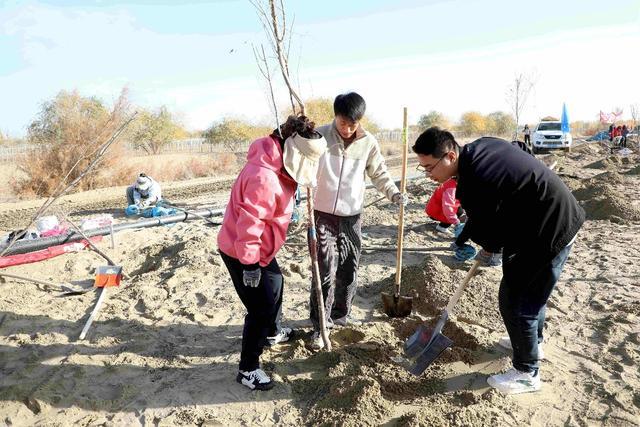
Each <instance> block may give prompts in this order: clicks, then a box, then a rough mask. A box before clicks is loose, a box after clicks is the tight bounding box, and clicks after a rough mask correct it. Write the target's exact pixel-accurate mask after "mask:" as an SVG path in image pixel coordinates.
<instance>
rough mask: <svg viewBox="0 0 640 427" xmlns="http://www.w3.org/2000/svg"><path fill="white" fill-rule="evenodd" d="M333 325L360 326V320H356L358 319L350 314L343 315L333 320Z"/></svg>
mask: <svg viewBox="0 0 640 427" xmlns="http://www.w3.org/2000/svg"><path fill="white" fill-rule="evenodd" d="M333 325H338V326H347V325H349V326H362V321H361V320H358V319H354V318H353V317H351V316H345V317H341V318H339V319H335V320H333ZM331 326H332V325H328V326H327V329H331Z"/></svg>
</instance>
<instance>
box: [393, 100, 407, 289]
mask: <svg viewBox="0 0 640 427" xmlns="http://www.w3.org/2000/svg"><path fill="white" fill-rule="evenodd" d="M408 127H409V125H408V121H407V107H404V110H403V120H402V179H401V180H400V194H401V195H402V194H404V193H405V191H406V189H407V139H408V135H407V133H408ZM403 242H404V205H403V204H402V203H400V213H399V217H398V250H397V251H396V283H395V285H396V288H395V297H396V298H398V297H399V296H400V281H401V279H402V243H403Z"/></svg>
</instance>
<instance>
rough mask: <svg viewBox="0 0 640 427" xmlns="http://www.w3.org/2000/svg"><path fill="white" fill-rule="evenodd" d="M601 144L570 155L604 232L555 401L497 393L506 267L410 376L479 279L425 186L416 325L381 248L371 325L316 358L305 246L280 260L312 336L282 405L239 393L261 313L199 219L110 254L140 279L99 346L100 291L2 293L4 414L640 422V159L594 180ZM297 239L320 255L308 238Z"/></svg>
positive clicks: (550, 345)
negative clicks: (250, 317)
mask: <svg viewBox="0 0 640 427" xmlns="http://www.w3.org/2000/svg"><path fill="white" fill-rule="evenodd" d="M579 147H582V146H579ZM576 149H578V147H576ZM599 149H600V148H599V146H598V145H586V146H584V148H580V150H584V151H583V152H578V153H577V155H576V156H575V158H573V154H571V155H569V156H562V157H561V158H560V159H561V160H562V169H563V174H561V178H562V179H564V180H565V182H566V183H567V185H568V186H569V187H571V188H572V189H573V190H574V191H575V193H576V196H578V198H579V199H580V201H581V203H583V205H584V206H585V208H586V209H587V211H588V213H589V220H588V221H587V222H586V224H585V226H584V228H583V230H582V231H581V233H580V235H579V239H578V240H577V241H576V243H575V245H574V248H573V251H572V254H571V256H570V258H569V261H568V263H567V266H566V267H565V272H564V273H563V276H562V277H561V280H560V282H559V283H558V286H557V288H556V290H555V291H554V292H553V294H552V297H551V299H550V301H549V306H548V310H547V328H546V329H545V342H544V346H545V353H546V354H547V360H545V361H543V362H542V365H541V375H542V380H543V388H542V390H541V391H540V392H539V393H536V394H531V395H527V396H515V397H506V396H502V395H500V394H499V393H497V392H495V391H492V390H489V388H488V386H487V384H486V378H487V376H488V375H491V374H494V373H496V372H499V371H501V370H503V369H505V368H507V367H509V364H510V361H509V352H508V351H506V350H503V349H501V348H499V347H498V346H497V345H496V342H497V340H498V339H499V338H500V337H501V336H502V335H504V334H505V332H504V327H503V325H502V321H501V319H500V315H499V313H498V309H497V307H498V304H497V290H498V286H499V282H500V278H501V271H500V269H499V268H483V269H481V270H480V271H479V272H478V274H477V275H476V276H474V277H473V278H472V280H471V282H470V284H469V287H468V288H467V290H466V291H465V293H464V294H463V296H462V298H461V299H460V301H459V303H458V304H457V306H456V308H455V310H454V313H453V314H452V316H451V318H450V320H449V321H448V323H447V324H446V326H445V329H444V333H445V335H447V336H448V337H450V338H452V339H453V340H454V345H453V346H452V348H451V349H449V350H447V351H446V352H445V353H443V354H442V355H441V357H440V358H439V359H437V361H436V362H435V363H434V364H433V365H432V366H430V367H429V369H428V370H427V371H426V372H425V373H424V374H423V375H422V376H420V377H414V376H413V375H411V374H409V373H408V372H407V370H406V369H405V367H404V364H405V361H404V360H403V359H402V358H401V356H402V354H403V351H402V345H403V340H404V339H405V338H406V337H407V336H409V335H410V334H411V333H412V332H413V331H414V330H415V329H416V328H417V327H418V326H419V325H421V324H423V323H426V324H427V325H433V323H434V322H435V320H436V318H437V316H438V315H439V314H440V311H441V310H442V309H443V308H444V306H445V305H446V303H447V300H448V298H449V297H450V296H451V294H452V293H453V292H454V289H455V288H456V286H457V285H458V284H459V283H460V282H461V280H462V279H463V278H464V276H465V274H466V272H467V270H468V268H469V267H470V264H469V263H466V264H461V263H458V262H455V261H454V260H453V258H452V256H451V251H450V250H449V249H448V247H449V244H450V243H451V240H450V239H444V238H442V236H440V235H438V234H436V233H435V232H434V231H433V227H432V225H433V223H432V222H431V221H430V220H428V219H427V218H426V217H425V214H424V205H425V203H426V201H427V200H428V197H429V195H430V194H431V193H432V191H433V189H434V188H435V185H434V184H433V183H431V182H428V181H427V180H424V179H421V180H417V181H416V182H415V184H414V185H412V186H410V187H409V192H410V194H411V198H410V203H409V206H408V209H407V213H406V223H407V232H406V241H407V245H410V246H412V247H421V248H423V249H424V250H425V251H424V252H411V253H409V252H407V253H405V256H404V269H403V274H402V277H403V283H402V285H403V289H402V294H403V295H411V296H413V297H414V298H415V299H414V306H415V308H416V309H415V311H414V313H413V314H412V315H411V316H409V317H408V318H405V319H389V318H387V317H386V316H385V315H384V313H382V311H381V300H380V295H379V294H380V291H382V290H385V291H387V292H389V291H390V290H391V289H392V285H393V278H394V273H395V252H393V251H389V252H386V251H384V252H383V251H379V252H377V251H368V252H366V253H363V255H362V257H361V267H360V276H359V285H360V287H359V290H358V293H357V295H356V297H355V300H354V308H353V313H352V314H353V317H354V318H356V319H358V320H360V321H361V322H362V324H357V325H354V326H349V327H344V328H338V329H336V330H334V331H333V332H332V334H331V340H332V342H333V346H334V351H333V352H332V353H326V352H320V353H314V352H312V351H311V350H310V349H309V347H308V344H309V335H310V333H311V327H310V324H309V322H308V299H309V289H310V276H309V268H310V263H309V259H308V256H307V254H306V247H305V246H293V245H291V246H285V248H284V249H283V250H282V251H281V253H280V254H279V255H278V262H279V264H280V266H281V268H282V270H283V273H284V274H285V293H284V301H285V302H284V307H283V311H284V320H285V324H286V325H290V326H293V327H294V328H296V330H297V331H299V334H298V335H297V336H296V338H295V339H294V340H293V342H291V343H289V344H284V345H281V346H277V347H275V348H273V349H270V350H267V351H265V353H264V354H263V358H262V361H263V367H264V369H265V370H266V371H267V372H268V373H270V374H272V375H273V378H274V379H275V380H276V381H277V385H276V387H275V388H274V389H273V390H271V391H269V392H264V393H257V392H251V391H249V390H247V389H246V388H244V387H242V386H240V385H239V384H237V383H236V382H235V374H236V369H237V363H238V360H239V351H240V343H241V335H242V321H243V316H244V308H243V307H242V305H241V303H240V302H239V300H238V298H237V296H236V294H235V291H234V288H233V286H232V284H231V282H230V279H229V277H228V274H227V272H226V270H225V267H224V265H223V263H222V261H221V259H220V258H219V256H218V254H217V253H216V247H215V241H216V236H217V229H216V228H215V227H211V226H208V225H204V223H201V222H191V223H185V224H178V225H176V226H174V227H156V228H152V229H145V230H138V231H127V232H122V233H118V234H117V235H116V248H115V249H114V250H112V249H110V247H109V243H108V239H105V241H103V242H102V243H100V247H101V249H102V250H104V251H106V252H107V253H108V254H109V255H110V256H111V257H112V258H114V260H115V261H116V262H118V263H121V264H122V265H123V266H124V269H125V271H126V272H127V273H128V274H129V276H130V277H129V279H126V280H125V281H124V282H123V284H122V286H121V287H120V288H118V289H113V290H109V294H108V298H107V300H106V301H105V304H104V306H103V308H102V310H101V312H100V315H99V316H98V318H97V320H96V322H95V323H94V325H93V326H92V328H91V330H90V331H89V335H88V337H87V338H88V339H87V340H85V341H78V340H77V338H78V334H79V333H80V330H81V329H82V325H83V324H84V321H85V320H86V319H87V316H88V314H89V312H90V311H91V309H92V307H93V304H94V303H95V301H96V296H97V295H96V293H94V292H88V293H85V294H82V295H77V296H73V297H66V298H62V297H60V296H59V294H60V293H59V291H58V290H57V289H54V288H50V287H46V286H39V285H33V284H28V283H22V282H19V281H16V280H10V279H8V280H6V281H4V282H3V283H0V295H1V297H0V414H2V417H1V418H0V419H1V420H2V421H3V422H4V423H5V424H7V425H69V424H81V425H127V426H137V425H158V426H168V425H187V426H235V425H251V426H271V425H283V426H300V425H346V426H361V425H367V426H368V425H389V426H422V425H451V426H467V425H497V426H502V425H534V426H543V425H545V426H546V425H553V426H555V425H570V426H573V425H576V426H582V425H589V426H591V425H602V426H633V425H637V424H638V422H637V420H638V418H639V417H640V393H638V390H639V389H640V372H639V371H638V366H639V365H640V333H639V332H638V325H639V324H640V323H639V322H640V320H639V316H640V312H639V310H638V304H637V301H639V300H640V288H638V269H637V259H638V258H640V250H639V249H638V248H640V220H639V219H633V218H637V216H636V215H637V212H635V211H634V210H633V209H631V207H638V206H637V203H636V204H634V201H637V200H640V178H639V177H638V175H637V174H633V173H625V172H623V171H624V170H625V169H627V168H630V170H634V169H633V168H634V167H635V168H637V166H634V165H633V164H625V165H619V166H620V169H612V170H609V169H595V168H586V166H587V165H589V164H593V163H594V162H597V161H599V160H604V159H605V156H607V157H608V155H607V153H605V152H604V151H603V152H602V153H599V152H598V150H599ZM603 171H606V173H605V174H601V172H603ZM205 184H206V185H205ZM185 185H186V187H185V188H196V187H197V189H198V192H197V194H196V193H194V196H193V198H190V199H188V200H187V201H185V203H186V202H188V203H193V204H202V203H205V202H206V200H207V199H210V200H213V201H216V200H221V201H222V202H221V204H224V200H226V197H227V195H226V194H221V190H220V189H219V188H216V187H215V186H213V187H212V186H211V185H209V184H207V183H202V182H199V181H198V182H195V183H194V184H193V185H188V184H185ZM207 188H212V190H211V191H212V193H206V191H207ZM200 190H202V191H205V192H200ZM105 191H106V190H105ZM175 191H177V190H175ZM225 191H227V190H225ZM112 192H113V194H112V195H110V196H109V195H108V194H107V196H109V197H107V198H108V199H109V200H111V199H113V200H116V199H117V198H118V197H121V189H113V190H112ZM219 193H220V194H219ZM91 194H93V193H90V194H84V195H83V198H82V200H81V201H80V202H78V203H80V205H79V206H81V207H86V211H82V209H80V210H81V212H77V215H78V216H89V215H92V214H93V213H94V211H95V210H96V209H97V208H96V207H98V206H101V205H100V203H101V202H100V200H103V199H104V198H103V196H104V194H102V193H99V194H98V195H97V196H96V197H97V198H96V200H93V199H92V198H91V197H93V196H91ZM379 197H380V196H379V195H377V194H369V195H368V196H367V200H371V201H373V200H376V199H377V198H379ZM73 200H75V199H73V198H72V199H70V201H69V203H70V204H69V206H73ZM177 201H178V200H177ZM623 201H624V202H625V203H626V204H625V203H622V202H623ZM630 201H631V202H630ZM211 203H213V202H211ZM12 206H13V207H12V208H10V209H9V208H7V209H5V210H4V211H3V213H2V215H0V219H2V218H7V222H4V223H1V224H0V226H2V227H5V229H6V228H8V227H9V226H12V225H13V224H16V223H17V221H18V220H17V219H16V218H17V217H19V216H20V215H24V216H26V214H25V212H30V211H31V210H32V209H34V206H33V205H28V206H27V205H25V206H14V205H12ZM14 208H15V209H14ZM24 209H26V211H25V210H24ZM597 209H601V211H598V210H597ZM618 218H619V219H620V220H621V222H616V221H618ZM595 219H597V220H595ZM396 227H397V208H396V207H395V206H393V205H392V204H391V203H389V202H381V203H380V204H379V205H377V206H372V207H370V208H368V209H367V210H366V212H365V214H364V217H363V232H364V233H365V236H366V237H365V238H364V241H363V245H364V246H365V247H366V246H367V245H369V246H395V241H396ZM290 240H291V241H292V242H296V243H304V242H305V233H304V230H303V229H301V231H300V232H299V233H298V234H296V235H294V236H291V239H290ZM102 264H103V261H102V260H101V259H100V258H99V257H97V256H96V255H95V254H93V253H91V252H89V251H84V252H80V253H77V254H67V255H64V256H61V257H58V258H54V259H51V260H48V261H44V262H40V263H36V264H30V265H23V266H17V267H11V268H10V269H8V270H7V272H10V273H11V272H12V273H14V274H21V275H26V276H30V277H34V278H39V279H43V280H51V281H54V282H56V283H58V282H63V281H68V282H72V283H74V284H75V285H76V286H81V287H88V286H91V283H92V277H93V271H94V269H95V267H96V266H98V265H102Z"/></svg>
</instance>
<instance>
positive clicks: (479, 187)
mask: <svg viewBox="0 0 640 427" xmlns="http://www.w3.org/2000/svg"><path fill="white" fill-rule="evenodd" d="M456 197H457V198H458V200H460V203H461V204H462V207H463V208H464V210H465V211H466V212H467V216H468V218H469V219H468V222H467V224H466V225H465V228H464V234H465V235H467V236H470V237H471V239H472V240H473V241H474V242H476V243H478V244H479V245H481V246H482V247H483V248H484V249H486V250H488V251H490V252H498V251H499V250H500V248H504V252H505V253H510V254H513V253H530V254H532V255H536V254H537V255H540V256H544V257H545V258H548V257H551V258H553V257H554V256H555V255H557V254H558V253H559V252H560V251H561V250H562V249H563V248H564V247H565V246H566V245H567V244H568V243H569V242H570V241H571V239H573V237H574V236H575V235H576V233H577V232H578V230H579V229H580V227H581V226H582V223H583V222H584V219H585V213H584V210H583V209H582V208H581V207H580V205H579V204H578V202H577V201H576V199H575V198H574V197H573V194H571V191H569V189H568V188H567V186H566V185H565V184H564V183H563V182H562V181H561V180H560V178H558V176H557V175H556V174H555V173H554V172H553V171H551V170H550V169H549V168H547V167H546V166H545V165H544V164H543V163H542V162H540V161H539V160H538V159H536V158H535V157H533V156H532V155H530V154H528V153H526V152H525V151H523V150H521V149H519V148H516V147H514V146H513V145H512V144H510V143H509V142H507V141H505V140H502V139H499V138H489V137H486V138H480V139H478V140H476V141H474V142H472V143H470V144H467V145H465V146H464V147H463V148H462V150H461V152H460V157H459V161H458V188H457V190H456ZM461 237H462V236H461ZM549 259H550V258H549Z"/></svg>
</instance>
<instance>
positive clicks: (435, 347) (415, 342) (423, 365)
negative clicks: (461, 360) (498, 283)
mask: <svg viewBox="0 0 640 427" xmlns="http://www.w3.org/2000/svg"><path fill="white" fill-rule="evenodd" d="M479 265H480V261H474V263H473V265H472V266H471V268H470V269H469V272H468V273H467V276H466V277H465V278H464V280H463V281H462V283H461V284H460V286H458V289H456V292H455V293H454V294H453V296H452V297H451V299H450V300H449V304H447V307H446V308H445V309H444V311H443V312H442V314H441V315H440V318H439V319H438V323H436V326H435V327H434V328H433V329H432V330H429V329H428V328H426V327H425V326H424V325H422V326H420V327H419V328H418V330H417V331H416V332H414V334H413V335H411V336H410V337H409V339H408V340H407V342H406V343H405V354H406V355H407V357H410V358H413V357H416V356H417V358H416V361H415V363H414V364H413V366H411V368H410V369H409V372H411V373H412V374H413V375H416V376H417V375H420V374H422V373H423V372H424V371H425V369H427V367H429V365H431V363H432V362H433V361H434V360H436V359H437V358H438V356H440V354H441V353H442V352H443V351H445V350H446V349H447V348H449V347H451V345H452V344H453V341H451V339H449V338H448V337H446V336H444V335H443V334H442V328H443V327H444V324H445V323H446V321H447V319H448V318H449V313H450V312H451V310H453V307H454V306H455V305H456V303H457V302H458V299H460V295H462V292H463V291H464V288H466V287H467V284H468V283H469V280H471V277H472V276H473V274H474V273H475V272H476V269H477V268H478V266H479Z"/></svg>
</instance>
